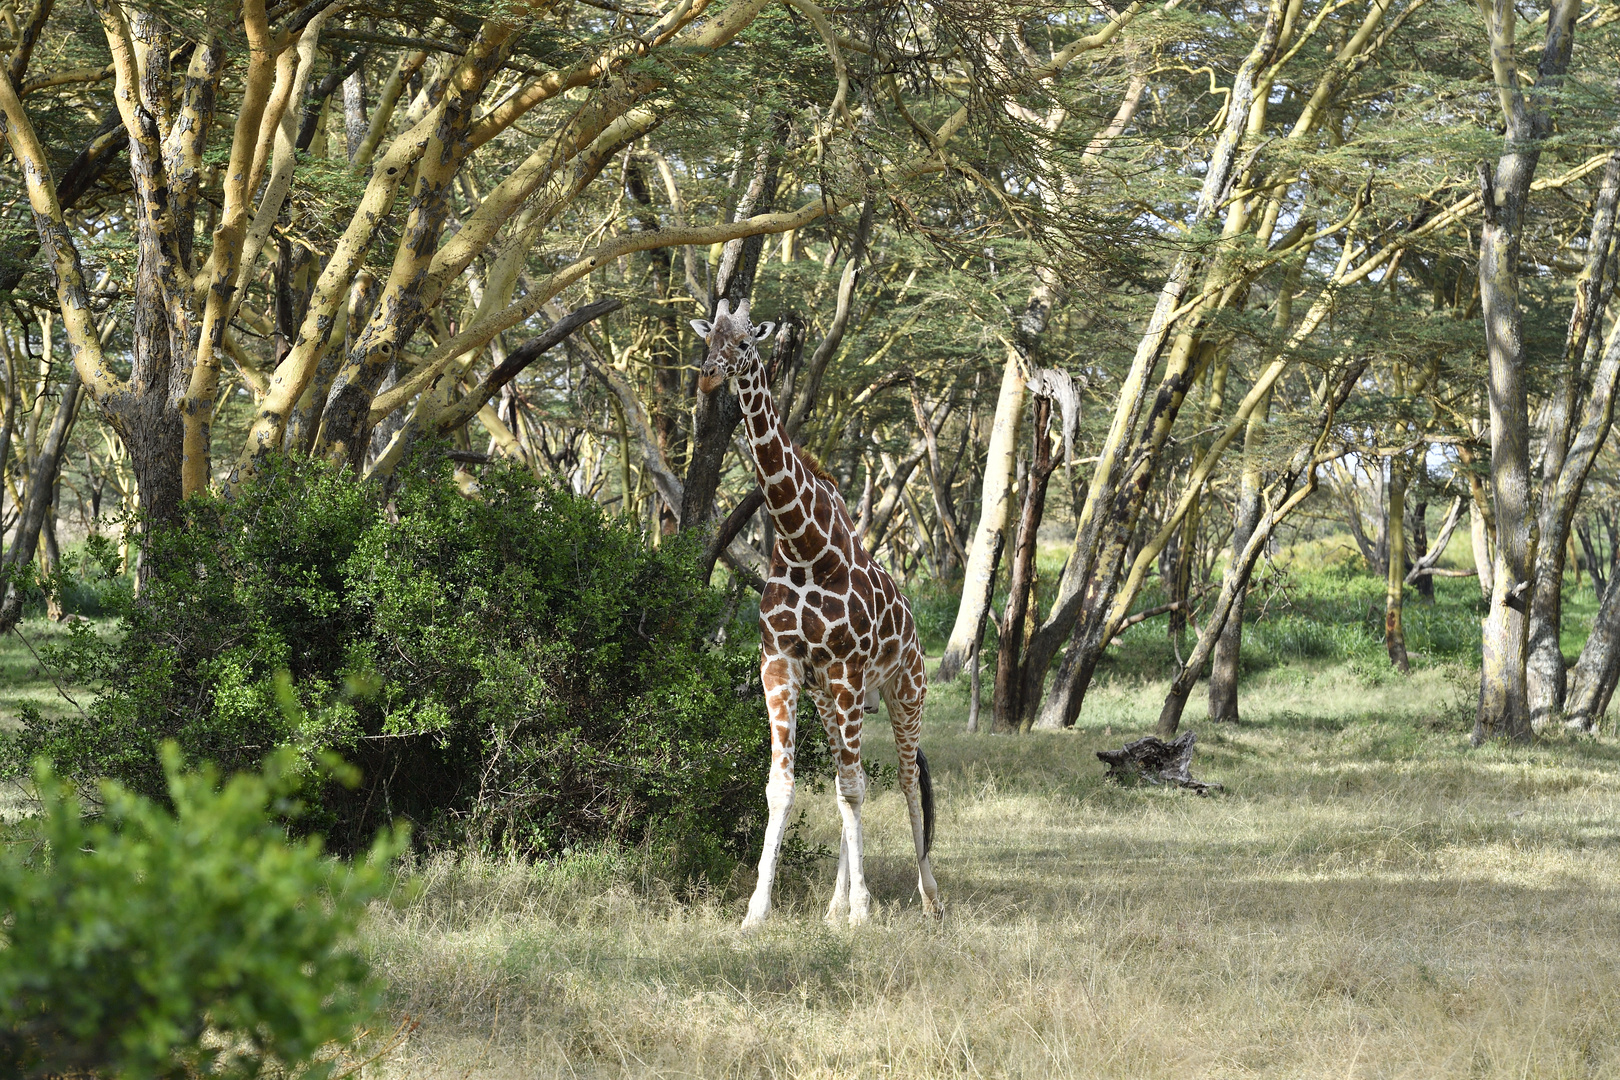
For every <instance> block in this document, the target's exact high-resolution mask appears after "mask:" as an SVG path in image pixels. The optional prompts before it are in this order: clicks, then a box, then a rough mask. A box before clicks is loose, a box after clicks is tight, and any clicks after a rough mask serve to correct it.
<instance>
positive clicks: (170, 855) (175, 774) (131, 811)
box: [0, 744, 399, 1078]
mask: <svg viewBox="0 0 1620 1080" xmlns="http://www.w3.org/2000/svg"><path fill="white" fill-rule="evenodd" d="M163 757H164V765H165V771H166V774H167V775H166V781H167V794H168V796H169V801H170V803H171V804H172V805H173V807H174V811H175V812H174V813H173V814H170V813H169V812H168V811H167V810H165V809H163V808H162V807H160V806H158V805H157V804H156V803H154V802H152V801H151V800H149V799H144V798H141V797H140V796H137V795H134V794H132V793H131V792H129V791H127V790H126V789H124V788H122V787H120V786H118V785H116V784H106V785H104V786H103V787H102V788H101V791H100V799H101V803H102V813H101V814H100V815H99V818H98V820H95V821H88V820H86V819H85V818H84V816H83V814H82V812H81V807H80V806H79V804H78V801H77V800H76V799H74V798H72V797H71V795H70V794H69V793H68V791H67V790H66V788H65V787H64V786H63V785H61V784H60V783H59V782H58V781H57V780H56V779H55V778H54V777H53V776H52V775H51V774H50V772H49V770H46V769H43V768H42V769H41V770H40V771H39V772H38V774H37V781H38V786H39V791H40V795H41V796H42V799H43V802H44V813H43V814H42V815H40V816H39V817H38V818H35V819H32V820H30V821H26V822H24V823H23V824H22V825H20V826H17V827H16V828H17V829H18V830H19V831H21V832H23V833H24V834H34V835H32V836H29V835H24V836H23V837H20V839H23V840H28V839H35V840H38V841H43V843H37V844H28V843H16V844H12V845H9V846H8V849H7V853H6V855H5V857H4V858H0V917H3V924H0V925H3V928H4V929H3V933H4V937H5V947H4V948H0V1075H7V1076H31V1075H91V1074H94V1075H98V1076H109V1077H110V1076H127V1077H142V1078H145V1077H156V1076H198V1075H208V1076H223V1077H229V1076H253V1075H258V1074H260V1073H261V1071H262V1068H263V1065H264V1064H265V1063H266V1061H267V1060H269V1061H275V1062H278V1063H279V1064H280V1066H281V1067H282V1069H283V1070H284V1071H285V1072H287V1073H288V1074H290V1075H311V1074H313V1075H319V1074H321V1073H323V1072H324V1071H326V1070H325V1069H323V1068H322V1067H321V1066H320V1065H315V1066H313V1067H311V1066H310V1065H309V1063H310V1060H311V1058H312V1057H313V1056H315V1055H317V1053H318V1052H319V1051H320V1050H321V1049H322V1048H323V1047H324V1046H326V1045H327V1044H329V1043H332V1042H347V1041H349V1040H351V1039H352V1038H354V1036H355V1033H356V1028H357V1027H358V1026H359V1025H360V1024H362V1023H364V1022H365V1021H367V1020H369V1019H370V1016H371V1013H372V1011H373V1009H374V1008H375V1006H376V1005H377V1004H378V1002H379V1000H380V999H379V994H378V986H377V984H376V983H375V982H374V981H373V980H372V979H371V978H370V976H369V974H368V969H367V965H366V962H365V960H364V958H363V957H362V956H361V955H360V953H359V951H358V949H357V947H356V945H355V943H354V940H353V938H354V930H355V927H356V925H357V923H358V921H359V919H360V916H361V915H362V914H363V912H364V910H365V905H366V903H367V901H369V900H370V899H372V898H373V897H376V896H378V895H380V894H381V893H383V892H385V891H386V890H387V889H388V888H390V887H391V885H392V881H393V878H392V875H391V874H390V873H389V872H388V862H389V859H390V857H391V855H392V853H393V852H394V851H395V850H397V849H398V846H399V845H398V843H397V842H396V841H395V840H394V839H392V838H389V839H383V840H379V841H378V842H377V844H376V845H374V847H373V848H372V851H371V856H372V857H371V858H370V859H369V860H367V861H365V862H361V863H359V864H357V865H356V866H355V867H354V868H352V869H345V868H343V867H341V866H340V865H337V864H335V863H334V862H333V861H332V860H331V859H328V858H325V857H324V856H322V855H321V852H320V845H319V844H318V842H316V841H315V840H313V839H311V840H306V841H304V842H303V843H296V844H294V843H288V842H287V839H286V834H285V831H284V830H283V828H282V826H281V825H280V824H279V819H281V818H283V817H285V815H286V814H287V813H288V812H289V810H290V809H293V808H292V807H290V806H289V804H288V802H287V797H288V795H289V791H290V788H289V776H288V773H287V770H286V768H285V766H286V765H287V764H290V762H291V758H292V754H291V752H284V753H283V754H282V755H280V756H279V757H277V758H275V759H273V760H272V762H271V764H270V767H269V768H268V769H267V770H266V772H265V774H264V775H263V776H259V775H253V774H244V775H239V776H236V777H233V778H232V779H231V780H230V781H229V782H227V783H225V784H224V785H223V787H221V785H220V783H219V777H218V776H217V775H214V774H212V773H207V772H205V773H201V774H192V775H184V774H182V773H181V772H180V771H179V768H178V765H179V752H178V751H177V750H176V749H175V748H174V746H173V745H172V744H169V746H168V747H167V749H166V752H165V753H164V755H163ZM205 1035H209V1036H211V1038H205ZM301 1066H302V1067H301Z"/></svg>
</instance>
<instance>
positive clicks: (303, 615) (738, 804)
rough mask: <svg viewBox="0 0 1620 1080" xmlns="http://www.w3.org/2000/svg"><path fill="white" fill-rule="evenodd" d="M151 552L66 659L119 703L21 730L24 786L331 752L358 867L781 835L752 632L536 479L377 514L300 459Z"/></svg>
mask: <svg viewBox="0 0 1620 1080" xmlns="http://www.w3.org/2000/svg"><path fill="white" fill-rule="evenodd" d="M149 543H150V549H149V550H150V554H149V556H148V557H149V558H150V559H151V561H152V565H153V566H154V567H155V568H156V569H155V571H154V573H153V575H152V577H151V579H150V581H149V582H148V583H147V585H146V586H145V589H144V592H143V594H142V597H141V599H140V600H139V601H138V602H135V603H132V604H131V605H129V606H128V608H127V610H126V611H125V613H124V616H123V633H122V635H121V636H119V637H118V638H117V639H116V640H114V641H112V642H110V643H100V642H98V641H97V639H96V638H95V637H94V636H93V635H91V634H90V633H88V632H81V633H79V634H77V635H76V636H75V638H74V641H73V645H72V646H70V647H69V648H68V649H67V650H65V652H64V653H63V654H62V655H61V656H60V657H59V660H60V662H62V663H64V664H67V665H69V666H71V667H72V668H73V669H74V671H73V672H72V675H73V677H75V678H76V679H79V680H82V681H92V682H95V683H97V684H99V685H101V686H102V687H103V691H102V693H101V695H100V696H99V697H98V698H97V700H96V702H95V704H94V706H93V707H92V708H91V709H90V710H89V715H88V717H84V718H73V719H69V720H60V721H52V720H47V719H45V718H42V717H40V716H38V715H34V716H31V717H29V718H28V719H27V721H26V724H25V727H24V730H23V732H22V735H21V737H20V738H19V739H18V740H17V741H16V743H15V744H14V745H13V747H12V748H11V758H12V764H13V766H14V767H15V766H17V765H18V764H20V763H21V762H22V761H24V760H26V759H27V758H28V757H29V756H31V755H34V754H45V755H47V756H49V757H51V758H52V759H53V760H54V761H55V762H56V763H57V766H58V768H60V769H62V770H63V771H64V772H66V773H68V774H69V775H72V776H74V777H75V778H79V779H87V778H93V777H98V776H103V775H105V776H111V777H114V778H116V779H118V780H120V781H122V782H123V783H126V784H128V785H129V786H130V787H132V788H133V789H135V790H137V791H141V792H144V793H148V794H154V795H160V794H161V793H162V790H163V778H162V770H161V768H160V766H159V763H158V758H157V752H156V748H157V746H158V744H159V742H160V741H161V740H163V739H174V740H176V741H177V742H178V744H179V745H180V747H181V748H182V750H183V751H184V753H185V755H186V756H187V758H188V759H191V760H199V759H206V760H211V761H214V762H217V763H218V764H219V765H220V766H221V767H222V768H225V769H231V770H235V769H242V768H249V767H252V766H253V765H255V764H256V763H257V762H258V761H259V760H260V759H261V758H262V757H263V756H264V755H265V754H266V753H268V752H270V751H271V750H273V749H274V748H276V747H280V746H290V747H293V748H295V749H297V750H298V751H299V752H300V754H301V755H303V757H304V758H305V760H309V761H313V760H314V759H315V757H316V755H318V754H319V753H320V752H322V751H329V750H333V751H337V752H339V753H340V754H342V755H343V756H344V757H345V758H347V759H348V760H350V761H352V762H354V763H356V764H357V765H358V766H359V767H360V769H361V771H362V774H363V776H364V780H363V782H362V783H361V784H360V785H359V786H358V787H357V788H355V789H354V790H352V791H351V790H349V789H346V788H342V787H340V786H338V785H331V784H328V785H326V786H325V787H324V788H323V789H322V790H321V794H320V795H319V797H318V798H317V799H315V800H314V801H315V805H314V807H313V808H312V810H313V813H312V815H311V821H312V822H313V823H314V825H315V826H316V827H318V828H320V829H322V830H323V831H325V832H326V833H327V834H328V836H329V837H330V838H331V840H332V842H333V843H334V845H336V846H337V847H339V848H341V849H343V850H353V849H354V848H355V847H356V845H357V844H359V843H360V842H361V841H362V840H363V838H365V837H367V836H369V835H371V834H372V833H373V832H375V831H376V829H377V827H378V826H379V825H380V824H381V823H383V822H386V821H389V820H392V819H394V818H396V817H403V818H405V819H408V820H410V821H411V822H413V823H414V826H415V835H416V836H417V837H418V840H419V842H420V843H422V844H424V845H425V846H429V847H433V846H446V845H453V844H459V843H463V842H471V843H473V844H475V845H478V846H480V847H483V848H486V849H495V850H506V851H517V852H523V853H546V852H552V851H558V850H561V849H562V848H564V847H566V846H569V845H576V844H577V843H579V842H580V841H585V840H592V841H594V840H603V839H606V840H613V841H619V842H625V843H644V842H650V843H654V844H657V845H659V846H662V847H664V848H673V849H674V850H675V851H676V852H677V854H679V856H680V857H681V858H682V859H683V860H685V861H687V862H688V864H689V866H690V867H691V868H694V869H702V868H704V867H705V866H708V865H714V866H715V868H719V866H718V864H717V863H716V860H719V861H720V862H721V863H723V862H724V860H725V859H727V858H734V857H738V856H741V855H743V854H744V853H745V851H746V848H747V846H748V844H749V842H750V841H751V840H752V839H753V838H754V836H755V834H756V833H757V832H758V830H759V828H760V827H761V826H762V824H763V821H762V818H763V798H762V796H761V792H762V791H763V787H764V781H765V768H766V761H767V757H766V753H765V745H766V744H765V740H766V734H765V732H766V727H765V724H764V720H763V712H764V708H763V703H762V701H761V700H760V699H759V697H758V695H757V690H751V689H750V688H752V687H755V686H756V683H757V666H756V660H755V654H754V652H753V650H752V648H751V647H750V646H748V645H747V644H744V643H745V642H747V641H748V640H749V637H748V634H747V633H746V632H745V631H744V632H741V633H739V632H737V628H735V627H734V628H732V632H731V633H728V634H726V635H723V636H724V638H725V639H726V640H727V641H729V642H731V644H721V645H716V644H714V643H713V639H714V637H715V633H714V632H715V631H716V629H717V628H718V627H719V626H720V625H721V623H722V618H723V599H724V598H723V596H722V595H721V594H719V593H717V592H714V591H712V590H710V589H708V588H707V587H704V586H702V585H701V584H700V583H699V582H698V581H697V580H696V575H695V569H694V568H695V564H696V562H695V559H694V557H693V552H692V550H691V549H690V548H689V547H688V545H687V544H686V543H684V542H682V541H679V540H672V541H670V542H667V543H665V544H664V545H663V546H661V547H658V548H648V547H647V546H646V545H645V544H644V543H643V539H642V537H641V535H640V534H639V533H637V532H634V531H632V530H631V529H629V528H627V527H625V526H624V525H622V524H620V523H618V522H617V521H615V520H613V519H609V518H607V517H606V516H604V514H603V513H602V511H601V510H600V508H599V507H598V506H597V505H596V504H595V503H594V502H592V501H591V500H590V499H587V498H581V497H576V496H574V495H572V494H571V493H569V492H568V491H566V490H563V489H560V488H558V487H555V486H552V485H549V484H544V483H539V482H537V481H535V480H534V479H532V478H531V477H529V476H528V475H527V474H525V473H521V472H518V471H516V470H509V469H499V468H492V469H490V470H488V471H487V472H486V474H485V475H484V476H483V477H482V480H481V488H480V490H479V491H478V493H477V494H476V495H475V496H474V497H470V498H469V497H467V496H465V495H463V494H462V493H461V492H460V491H459V490H458V488H457V486H456V484H455V482H454V479H453V477H452V475H451V472H450V469H449V466H448V465H447V464H444V463H442V462H440V463H438V464H425V465H422V466H421V467H419V468H412V469H411V470H409V471H408V472H407V473H406V476H405V479H404V480H403V481H402V484H401V486H400V487H399V488H398V489H397V490H396V491H395V492H394V493H393V494H392V496H391V498H389V499H388V500H387V501H384V499H383V498H382V496H381V495H380V494H379V493H378V492H377V491H376V490H375V489H374V488H372V487H369V486H362V485H360V484H357V483H355V482H354V481H353V479H352V477H350V476H347V475H344V474H340V473H336V472H333V471H331V470H329V469H326V468H324V467H321V466H317V465H312V464H307V463H305V464H293V463H289V462H280V463H277V464H275V465H273V466H272V467H271V468H269V469H268V470H267V471H266V473H265V475H264V476H263V478H262V479H261V480H257V481H255V482H253V483H252V484H249V485H245V486H244V487H243V488H242V489H241V490H239V491H238V492H237V493H236V495H235V496H234V497H233V498H231V499H224V498H211V497H203V498H197V499H193V500H189V501H188V502H187V503H186V505H185V508H184V519H183V520H182V521H181V522H180V523H179V524H178V525H177V526H176V527H174V528H168V529H160V530H155V531H154V532H153V533H152V534H151V537H150V541H149ZM804 726H805V727H810V728H812V729H814V727H815V725H804ZM807 743H808V744H809V745H811V746H815V745H816V741H814V740H807Z"/></svg>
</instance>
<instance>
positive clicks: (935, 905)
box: [923, 900, 945, 922]
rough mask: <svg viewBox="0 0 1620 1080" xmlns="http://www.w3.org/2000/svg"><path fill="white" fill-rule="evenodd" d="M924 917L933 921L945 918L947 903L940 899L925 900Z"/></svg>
mask: <svg viewBox="0 0 1620 1080" xmlns="http://www.w3.org/2000/svg"><path fill="white" fill-rule="evenodd" d="M923 918H925V919H928V920H930V921H932V922H939V921H941V920H942V919H944V918H945V905H944V904H942V903H940V902H939V901H938V900H932V901H930V900H924V901H923Z"/></svg>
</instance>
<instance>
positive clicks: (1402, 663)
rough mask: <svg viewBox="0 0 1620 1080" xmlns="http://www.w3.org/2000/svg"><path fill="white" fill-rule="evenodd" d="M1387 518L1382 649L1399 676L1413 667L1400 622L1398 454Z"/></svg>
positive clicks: (1402, 566)
mask: <svg viewBox="0 0 1620 1080" xmlns="http://www.w3.org/2000/svg"><path fill="white" fill-rule="evenodd" d="M1388 505H1389V520H1388V522H1387V524H1386V526H1385V528H1384V535H1385V536H1387V537H1388V538H1389V566H1388V571H1387V573H1386V574H1385V576H1384V586H1385V587H1384V651H1385V652H1387V653H1389V662H1390V663H1391V664H1394V665H1395V668H1396V670H1398V671H1399V672H1400V673H1401V674H1402V675H1405V674H1407V673H1408V672H1410V671H1411V670H1412V664H1411V661H1410V660H1408V659H1407V656H1406V629H1405V627H1404V625H1403V624H1402V622H1401V614H1402V610H1401V609H1402V603H1403V600H1404V599H1405V593H1406V520H1405V519H1406V462H1405V461H1404V460H1402V459H1401V458H1400V457H1395V458H1391V459H1390V462H1389V504H1388Z"/></svg>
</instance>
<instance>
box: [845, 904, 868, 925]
mask: <svg viewBox="0 0 1620 1080" xmlns="http://www.w3.org/2000/svg"><path fill="white" fill-rule="evenodd" d="M871 921H872V913H871V912H870V911H868V910H867V909H865V908H851V909H850V912H849V925H851V926H865V925H866V924H867V923H869V922H871Z"/></svg>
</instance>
